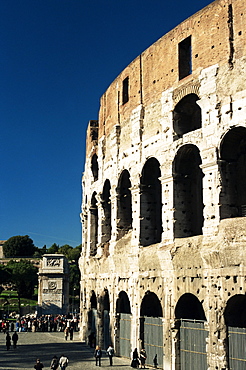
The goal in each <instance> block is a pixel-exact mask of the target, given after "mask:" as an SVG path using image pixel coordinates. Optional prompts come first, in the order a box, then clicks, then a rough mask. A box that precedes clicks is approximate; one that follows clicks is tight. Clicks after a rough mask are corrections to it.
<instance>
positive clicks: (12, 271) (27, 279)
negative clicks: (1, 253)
mask: <svg viewBox="0 0 246 370" xmlns="http://www.w3.org/2000/svg"><path fill="white" fill-rule="evenodd" d="M6 269H7V270H8V272H9V282H11V283H12V284H14V285H15V287H16V291H17V294H18V301H19V310H20V298H21V297H25V298H32V295H33V292H34V287H35V285H37V283H38V274H37V272H38V269H37V267H35V266H33V264H32V263H31V262H29V261H27V260H20V261H13V260H11V261H9V262H8V263H7V265H6Z"/></svg>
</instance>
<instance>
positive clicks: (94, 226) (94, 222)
mask: <svg viewBox="0 0 246 370" xmlns="http://www.w3.org/2000/svg"><path fill="white" fill-rule="evenodd" d="M96 195H97V194H96V192H95V191H94V193H93V194H92V197H91V207H90V255H91V256H95V255H96V253H97V243H98V207H97V199H96Z"/></svg>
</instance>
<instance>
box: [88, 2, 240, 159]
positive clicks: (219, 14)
mask: <svg viewBox="0 0 246 370" xmlns="http://www.w3.org/2000/svg"><path fill="white" fill-rule="evenodd" d="M244 10H245V1H241V0H216V1H214V2H212V3H211V4H209V5H208V6H206V7H205V8H203V9H202V10H200V11H198V12H197V13H195V14H194V15H192V16H191V17H189V18H188V19H186V20H185V21H183V22H182V23H180V24H179V25H178V26H176V27H175V28H174V29H172V30H171V31H170V32H168V33H167V34H165V35H164V36H163V37H161V38H160V39H159V40H157V41H156V42H155V43H153V44H152V45H151V46H150V47H149V48H148V49H146V50H145V51H144V52H143V53H142V54H141V55H139V56H138V57H137V58H136V59H135V60H134V61H133V62H132V63H130V64H129V65H128V66H127V67H126V68H125V69H124V70H123V71H122V72H121V73H120V74H119V76H117V78H116V79H115V80H114V81H113V82H112V83H111V85H110V86H109V87H108V89H107V90H106V92H105V93H104V95H103V96H102V97H101V100H100V110H99V124H98V140H99V139H100V138H101V137H102V136H103V135H106V136H107V135H108V133H109V132H111V130H112V127H113V126H115V125H117V124H119V125H121V124H122V123H123V122H124V121H125V120H126V119H127V118H128V117H129V116H130V114H131V112H132V111H133V109H135V108H136V107H137V106H139V105H140V104H142V105H143V106H145V105H149V104H151V103H152V102H155V101H157V100H158V99H159V98H160V95H161V93H162V92H163V91H165V90H167V89H169V88H170V87H172V88H178V87H179V86H180V85H181V86H182V85H183V84H187V83H192V82H194V80H196V79H197V77H198V75H199V73H200V72H201V70H202V69H204V68H207V67H209V66H212V65H215V64H218V65H223V64H228V67H229V68H232V67H233V61H234V60H235V59H237V58H240V57H241V56H242V55H244V54H245V48H246V43H245V42H244V41H243V36H242V35H243V34H244V32H245V31H246V12H245V11H244ZM189 42H190V52H191V56H190V58H191V60H190V62H191V66H190V68H191V70H190V73H188V74H187V75H185V73H184V74H183V75H184V77H183V76H182V72H180V70H179V69H180V66H179V64H180V61H181V64H182V58H185V56H184V55H182V50H181V49H182V46H183V47H184V48H185V47H187V43H188V44H189ZM182 43H183V45H182ZM188 46H189V45H188ZM180 50H181V51H180ZM184 53H185V50H184ZM180 73H181V75H180ZM93 147H95V141H94V140H93V138H92V136H91V130H88V131H87V155H88V154H89V153H90V154H91V149H92V148H93Z"/></svg>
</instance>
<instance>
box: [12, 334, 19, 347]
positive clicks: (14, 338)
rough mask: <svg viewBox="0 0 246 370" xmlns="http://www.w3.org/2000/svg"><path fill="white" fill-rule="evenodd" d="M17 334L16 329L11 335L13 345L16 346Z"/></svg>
mask: <svg viewBox="0 0 246 370" xmlns="http://www.w3.org/2000/svg"><path fill="white" fill-rule="evenodd" d="M18 338H19V337H18V334H17V333H16V331H15V332H14V334H13V335H12V342H13V347H14V348H16V345H17V341H18Z"/></svg>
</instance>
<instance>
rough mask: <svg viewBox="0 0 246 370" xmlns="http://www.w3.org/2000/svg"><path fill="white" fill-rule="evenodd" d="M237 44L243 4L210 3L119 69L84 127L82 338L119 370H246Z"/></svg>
mask: <svg viewBox="0 0 246 370" xmlns="http://www.w3.org/2000/svg"><path fill="white" fill-rule="evenodd" d="M244 36H246V1H245V0H216V1H214V2H212V3H211V4H210V5H208V6H207V7H205V8H204V9H202V10H201V11H199V12H197V13H196V14H194V15H193V16H191V17H190V18H188V19H187V20H185V21H184V22H182V23H181V24H179V25H178V26H177V27H175V28H174V29H173V30H171V31H170V32H168V33H167V34H165V35H164V36H163V37H162V38H160V39H159V40H158V41H156V42H155V43H154V44H152V45H151V46H150V47H149V48H148V49H147V50H145V51H144V52H143V53H142V54H141V55H139V56H138V57H137V58H136V59H135V60H134V61H133V62H132V63H130V64H129V65H128V66H127V67H126V68H125V69H124V70H123V71H122V72H121V73H120V75H119V76H118V77H117V78H116V79H115V80H114V81H113V82H112V83H111V85H110V86H109V87H108V89H107V90H106V91H105V93H104V95H103V96H102V97H101V100H100V110H99V115H98V120H92V121H90V122H89V125H88V130H87V142H86V162H85V171H84V174H83V179H82V187H83V202H82V213H81V222H82V229H83V233H82V234H83V242H82V254H81V258H80V269H81V337H82V339H83V340H87V339H88V337H89V338H90V339H91V338H92V337H93V336H95V340H96V343H97V344H99V345H101V347H102V348H104V349H106V348H107V346H108V345H109V343H112V344H113V346H114V348H115V351H116V355H117V356H123V357H127V358H130V357H131V353H132V351H133V350H134V348H137V349H138V351H140V350H141V348H142V347H144V348H145V349H146V352H147V364H148V366H154V365H155V366H158V368H161V369H165V370H180V369H181V370H205V369H210V370H215V369H219V370H225V369H235V370H241V369H246V355H245V353H246V352H245V348H246V295H245V294H246V250H245V249H246V217H245V216H246V42H245V39H244ZM154 361H157V363H158V365H156V363H154ZM129 363H130V360H129Z"/></svg>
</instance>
